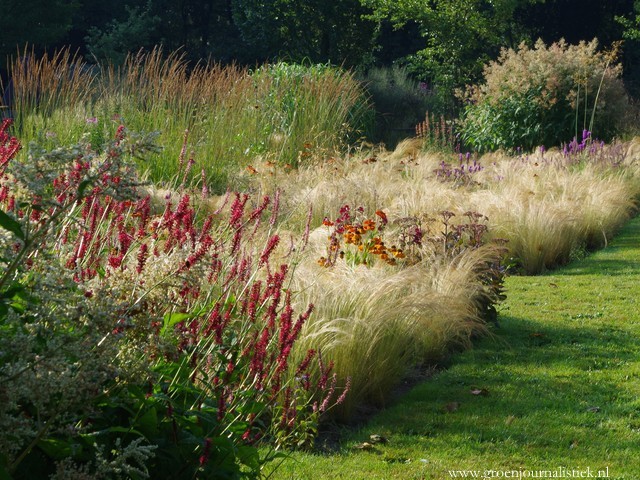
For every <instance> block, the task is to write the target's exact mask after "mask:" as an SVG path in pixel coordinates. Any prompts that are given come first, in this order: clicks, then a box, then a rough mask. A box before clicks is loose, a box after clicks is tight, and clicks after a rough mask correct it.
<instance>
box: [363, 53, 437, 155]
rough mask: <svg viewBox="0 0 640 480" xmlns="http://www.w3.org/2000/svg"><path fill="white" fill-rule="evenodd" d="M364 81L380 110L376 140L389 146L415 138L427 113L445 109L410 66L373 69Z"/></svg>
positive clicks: (377, 111) (366, 74)
mask: <svg viewBox="0 0 640 480" xmlns="http://www.w3.org/2000/svg"><path fill="white" fill-rule="evenodd" d="M362 81H363V82H364V84H365V86H366V89H367V92H368V93H369V94H370V95H371V101H372V103H373V105H374V107H375V109H376V126H375V132H374V136H373V139H374V140H375V141H383V142H384V143H385V144H386V145H387V147H394V146H395V144H397V143H398V142H399V141H400V140H403V139H405V138H407V137H411V136H413V134H414V133H415V126H416V125H417V124H418V123H419V122H420V121H422V120H423V119H424V116H425V112H427V111H440V110H441V105H440V104H439V102H438V98H437V97H436V95H434V92H433V91H431V90H430V89H429V88H428V85H427V84H425V83H419V82H417V81H416V80H414V79H413V78H412V77H411V76H410V75H409V72H408V69H407V68H406V67H401V66H398V65H395V66H393V67H373V68H370V69H368V70H367V71H366V73H365V74H363V75H362Z"/></svg>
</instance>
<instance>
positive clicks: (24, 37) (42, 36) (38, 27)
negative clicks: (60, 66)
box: [0, 0, 79, 67]
mask: <svg viewBox="0 0 640 480" xmlns="http://www.w3.org/2000/svg"><path fill="white" fill-rule="evenodd" d="M78 8H79V4H78V2H77V1H67V0H0V67H4V66H5V62H6V59H7V56H9V55H16V54H17V52H18V50H19V49H23V48H24V47H25V45H27V44H29V45H30V46H32V47H34V48H35V49H36V52H38V51H41V50H42V49H44V48H46V47H56V46H59V43H60V42H61V41H62V40H63V39H64V37H65V35H66V34H67V32H68V31H69V30H70V29H71V26H72V19H73V16H74V13H75V12H76V11H77V10H78Z"/></svg>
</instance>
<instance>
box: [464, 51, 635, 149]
mask: <svg viewBox="0 0 640 480" xmlns="http://www.w3.org/2000/svg"><path fill="white" fill-rule="evenodd" d="M616 54H617V52H616V51H615V49H614V50H612V51H611V52H599V51H598V43H597V40H593V41H591V42H589V43H585V42H580V43H579V44H578V45H568V44H567V43H566V42H565V41H564V40H561V41H559V42H557V43H553V44H552V45H551V46H549V47H547V46H545V44H544V43H543V42H542V41H541V40H539V41H538V42H536V44H535V46H534V48H529V47H527V46H526V45H524V44H521V45H520V46H519V47H518V49H517V50H513V49H508V50H503V51H502V53H501V55H500V57H499V58H498V60H497V61H495V62H491V63H489V64H488V65H487V66H486V67H485V71H484V83H482V84H481V85H479V86H473V87H469V88H468V89H467V91H466V97H467V100H468V101H469V102H470V103H469V104H468V105H467V106H466V107H465V109H464V111H463V115H462V120H461V130H462V137H463V140H464V141H465V142H466V143H467V144H468V145H469V146H471V147H473V148H475V149H477V150H480V151H487V150H495V149H498V148H504V149H516V148H518V147H521V148H524V149H528V150H529V149H532V148H534V147H535V146H538V145H546V146H552V145H559V144H560V143H562V142H566V141H569V140H570V139H571V138H572V137H578V136H579V134H578V132H582V130H584V129H588V130H590V131H592V132H594V135H596V136H597V137H598V138H603V139H610V138H612V137H613V136H614V135H616V134H618V133H620V131H621V130H622V128H623V127H624V125H625V121H626V120H627V115H628V114H629V112H630V105H629V101H628V98H627V95H626V92H625V89H624V86H623V84H622V81H621V80H620V78H619V77H620V74H621V72H622V67H621V65H619V64H617V63H615V59H616Z"/></svg>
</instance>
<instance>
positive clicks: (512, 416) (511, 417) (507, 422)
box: [504, 415, 516, 425]
mask: <svg viewBox="0 0 640 480" xmlns="http://www.w3.org/2000/svg"><path fill="white" fill-rule="evenodd" d="M515 420H516V416H515V415H509V416H508V417H507V419H506V420H505V421H504V423H505V424H506V425H511V424H512V423H513V422H515Z"/></svg>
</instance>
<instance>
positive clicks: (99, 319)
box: [0, 124, 348, 478]
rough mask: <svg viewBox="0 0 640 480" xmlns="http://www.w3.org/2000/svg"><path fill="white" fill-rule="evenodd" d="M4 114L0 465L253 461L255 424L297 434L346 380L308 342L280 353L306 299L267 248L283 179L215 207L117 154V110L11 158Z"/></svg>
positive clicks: (125, 140) (279, 436) (158, 466)
mask: <svg viewBox="0 0 640 480" xmlns="http://www.w3.org/2000/svg"><path fill="white" fill-rule="evenodd" d="M7 127H8V124H3V126H2V128H1V129H0V147H1V148H0V155H2V157H1V158H2V160H3V161H2V170H1V172H0V173H1V175H0V191H1V192H2V197H0V226H1V227H2V230H1V231H2V237H0V238H1V239H2V240H1V246H2V249H3V252H2V253H3V254H2V257H3V261H5V262H6V264H5V266H6V268H5V273H3V274H2V276H0V327H2V329H3V336H2V338H1V339H0V381H1V382H2V383H1V384H0V395H1V396H2V399H3V401H2V402H0V403H1V407H0V427H2V428H1V429H0V431H1V432H2V433H0V450H1V451H3V452H6V453H5V455H6V456H3V457H0V467H1V468H2V469H4V470H6V471H8V472H9V473H11V474H13V473H15V474H16V475H20V474H22V473H21V472H23V469H24V468H27V465H29V467H28V468H32V465H31V464H32V463H34V462H35V463H38V465H39V466H38V468H40V471H41V472H43V475H46V476H48V475H52V474H55V473H56V472H57V474H58V475H71V473H69V472H71V471H75V472H78V473H79V472H85V473H86V472H90V473H93V474H95V475H97V474H98V473H99V472H101V471H102V470H104V469H105V468H107V467H106V466H109V465H111V467H109V468H113V469H114V471H116V470H118V469H119V470H118V471H120V472H135V474H136V476H138V477H139V478H150V477H151V478H178V477H180V476H184V475H187V476H189V477H192V476H196V475H202V476H203V477H207V478H209V477H211V476H215V475H220V474H224V475H228V476H238V475H240V472H241V471H243V469H244V471H245V472H251V475H254V476H255V475H256V474H257V472H258V471H259V470H260V468H261V464H262V463H263V462H264V461H268V460H269V458H270V457H267V458H266V459H260V457H259V456H258V453H257V450H256V447H254V446H253V445H254V444H255V443H256V442H257V441H259V440H260V441H262V440H266V441H271V442H275V443H276V444H277V445H291V444H293V445H296V446H308V445H309V444H310V442H311V441H312V440H313V432H314V431H316V430H314V429H317V427H316V425H317V422H318V420H319V417H320V416H321V415H322V414H323V413H324V412H326V411H327V410H328V409H329V408H330V407H331V406H332V405H333V404H334V403H336V402H341V401H343V400H344V397H345V395H346V394H347V391H348V385H347V388H343V389H338V388H337V386H336V383H337V378H336V376H335V374H332V370H333V364H332V363H327V364H325V362H323V360H322V357H321V353H320V352H319V351H317V350H316V349H309V350H308V352H307V354H306V356H305V358H304V360H303V361H301V362H299V363H297V362H292V361H291V352H292V350H293V348H294V345H295V343H296V341H297V339H298V338H299V336H300V332H301V330H302V327H303V326H304V324H305V323H306V321H307V320H308V318H309V316H310V315H311V314H312V311H313V305H309V306H308V308H307V309H306V310H305V311H303V313H301V314H298V315H296V314H295V312H294V309H293V306H292V292H291V290H289V289H288V288H287V285H288V279H289V276H290V266H289V264H288V263H287V262H284V261H279V260H277V258H281V254H280V253H279V252H278V247H279V245H280V236H279V235H278V234H277V233H275V232H273V227H274V225H275V223H276V220H277V215H278V208H279V207H278V205H279V193H276V194H275V196H274V197H273V198H271V197H268V196H265V197H263V198H262V199H261V200H260V201H258V202H256V203H255V204H254V203H253V201H252V199H251V198H250V197H249V196H248V195H246V194H240V193H235V194H229V195H228V197H229V198H228V200H230V201H229V202H225V204H224V205H223V206H222V207H221V208H220V209H218V210H217V211H215V212H213V213H211V212H209V211H207V210H206V209H204V208H201V207H198V206H197V205H199V203H198V202H197V201H195V200H194V198H193V196H192V194H191V193H190V192H188V191H187V190H186V188H182V190H181V191H178V192H173V193H170V194H168V195H167V196H166V198H165V201H164V205H157V204H156V203H157V202H155V201H154V200H152V197H151V195H149V193H148V191H147V190H146V189H145V188H144V186H143V185H140V183H139V182H138V181H137V180H136V176H135V171H134V169H133V168H132V166H131V164H130V163H129V162H130V158H131V156H132V154H133V153H143V152H144V151H145V150H147V149H148V145H147V143H148V141H147V139H145V138H137V137H135V136H133V135H131V134H129V133H128V132H127V131H126V130H125V129H124V128H123V127H122V128H120V129H118V132H117V135H116V138H115V140H114V142H112V143H111V144H110V145H109V146H107V148H106V149H105V150H104V153H102V154H98V153H96V152H95V151H94V150H93V149H92V148H91V147H90V146H89V145H86V144H80V145H77V146H74V147H71V148H68V149H58V150H55V151H53V152H45V151H42V150H38V149H37V148H36V147H32V148H31V150H30V152H29V161H27V162H10V160H12V159H13V157H14V156H15V154H16V153H17V151H18V148H19V147H17V146H16V145H18V143H17V140H15V139H12V138H10V137H8V134H7V132H6V129H7ZM227 205H228V206H227ZM303 246H304V239H303V241H302V244H301V248H302V247H303ZM5 333H6V335H5ZM339 390H340V391H339ZM69 392H74V393H73V395H70V394H69ZM310 432H311V433H310ZM80 452H82V454H80ZM104 452H112V455H113V457H112V458H105V457H104V455H106V454H104ZM118 452H121V453H118ZM54 460H64V461H63V462H60V463H58V464H57V466H56V464H55V462H54ZM105 465H106V466H105ZM101 469H102V470H101ZM63 472H64V473H63ZM247 475H249V473H247Z"/></svg>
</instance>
